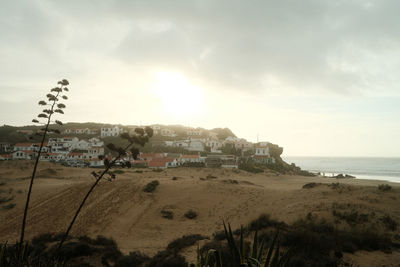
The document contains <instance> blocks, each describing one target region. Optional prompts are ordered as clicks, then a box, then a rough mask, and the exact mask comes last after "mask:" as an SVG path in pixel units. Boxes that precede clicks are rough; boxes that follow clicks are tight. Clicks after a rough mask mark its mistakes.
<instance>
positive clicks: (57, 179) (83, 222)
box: [0, 162, 400, 266]
mask: <svg viewBox="0 0 400 267" xmlns="http://www.w3.org/2000/svg"><path fill="white" fill-rule="evenodd" d="M54 170H55V172H54ZM30 171H31V163H27V162H18V163H16V162H1V163H0V178H1V180H2V181H6V182H7V184H6V185H2V186H1V187H0V190H2V193H1V194H2V196H5V195H15V199H14V200H12V201H11V202H13V203H16V204H17V205H16V207H15V208H13V209H11V210H5V209H3V208H0V221H1V223H0V239H1V240H0V241H5V240H8V241H14V240H16V239H17V238H18V234H19V231H20V223H21V217H22V211H23V203H24V201H25V195H26V194H25V193H24V192H21V190H22V191H25V190H26V188H27V185H28V179H27V177H29V175H30ZM91 171H92V170H91V169H76V168H65V167H61V166H59V165H52V164H50V163H43V164H41V166H40V171H39V176H40V178H39V179H37V181H36V183H35V185H34V191H33V195H32V202H31V203H32V205H31V207H30V211H29V217H28V226H27V229H26V235H27V238H31V237H33V236H36V235H38V234H41V233H46V232H60V231H64V230H65V228H66V226H67V224H68V223H69V221H70V220H71V218H72V215H73V212H74V211H75V209H76V208H77V207H78V205H79V202H80V200H81V199H82V198H83V196H84V194H85V193H86V191H87V190H88V188H89V186H90V183H91V182H93V178H92V177H91V176H90V174H89V173H90V172H91ZM209 175H213V176H215V177H216V178H207V176H209ZM172 177H178V178H177V180H172ZM155 179H157V180H159V182H160V186H159V187H158V188H157V189H156V191H155V192H154V193H145V192H143V191H142V188H143V186H144V185H145V184H147V183H148V182H150V181H152V180H155ZM228 179H231V180H236V181H238V184H235V183H232V181H229V180H228ZM310 182H317V183H326V184H330V183H332V182H335V183H336V182H340V183H343V184H346V185H345V186H341V187H340V188H339V189H332V188H330V187H328V186H326V185H321V186H317V187H315V188H312V189H303V188H302V186H303V185H304V184H306V183H310ZM381 183H382V182H379V181H366V180H336V179H328V178H309V177H300V176H277V175H275V174H273V173H271V174H257V175H256V174H249V173H246V172H242V171H240V172H239V173H235V172H233V171H232V170H224V169H188V168H179V169H168V170H166V171H163V172H160V173H158V172H153V171H152V170H143V173H136V172H135V171H134V170H125V173H124V174H122V175H118V176H117V179H116V181H114V182H108V181H102V182H101V183H100V185H99V186H98V188H96V190H95V192H94V194H93V195H92V196H91V197H90V199H89V201H88V203H87V205H86V206H85V208H84V210H83V212H82V213H81V215H80V216H79V218H78V220H77V223H76V225H75V227H74V229H73V234H75V235H80V234H88V235H91V236H96V235H98V234H101V235H104V236H108V237H112V238H114V239H115V240H116V241H117V243H118V245H119V246H120V248H121V249H122V251H123V252H129V251H133V250H140V251H143V252H145V253H147V254H150V255H152V254H154V253H156V252H157V251H158V250H162V249H164V248H165V246H166V245H167V244H168V243H169V242H170V241H172V240H173V239H176V238H178V237H181V236H182V235H184V234H194V233H198V234H203V235H208V236H210V237H211V236H212V233H214V232H215V231H218V230H221V227H222V226H221V222H222V219H224V220H226V221H229V222H230V223H231V224H232V225H233V226H234V227H238V226H239V225H240V224H247V223H248V222H249V221H250V220H252V219H254V218H256V217H258V216H259V215H260V214H261V213H268V214H270V215H271V216H272V217H273V218H276V219H279V220H283V221H285V222H287V223H291V222H293V221H295V220H296V219H298V218H300V217H305V216H306V215H307V213H308V212H312V213H313V214H314V215H318V216H320V217H326V218H328V219H329V218H332V205H336V206H339V207H343V206H346V207H347V206H348V207H354V208H357V209H358V210H360V211H368V212H375V213H376V214H377V216H379V215H384V214H390V215H391V216H392V217H393V218H395V219H396V220H397V221H398V222H400V205H399V200H400V195H399V192H400V190H399V185H396V184H391V185H392V186H393V187H395V188H396V190H392V192H385V193H383V192H381V191H379V190H377V185H378V184H381ZM10 188H12V189H10ZM18 190H20V191H18ZM10 192H11V193H10ZM2 205H4V204H2ZM165 207H167V208H168V209H169V210H171V211H173V213H174V219H173V220H168V219H164V218H162V217H161V214H160V212H161V210H162V209H163V208H165ZM189 209H192V210H194V211H196V212H197V213H198V217H197V218H196V219H194V220H189V219H187V218H185V217H184V213H185V212H187V211H188V210H189ZM193 253H194V251H193V250H191V249H189V250H188V251H187V256H192V255H193ZM363 253H364V252H363ZM363 253H358V254H356V255H350V256H349V257H351V258H353V259H354V261H355V263H358V264H360V265H362V264H363V260H365V258H366V256H365V255H368V254H370V253H367V252H365V253H364V254H363ZM359 255H362V256H359ZM374 255H376V257H375V256H374V257H373V258H374V259H375V260H376V261H377V262H376V263H374V265H375V264H376V265H377V266H378V265H381V264H387V266H390V263H394V262H399V261H400V254H399V253H393V254H384V255H383V256H379V255H380V254H379V253H375V254H374ZM346 257H347V256H346ZM388 264H389V265H388Z"/></svg>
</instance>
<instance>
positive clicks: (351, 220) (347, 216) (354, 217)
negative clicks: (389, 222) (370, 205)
mask: <svg viewBox="0 0 400 267" xmlns="http://www.w3.org/2000/svg"><path fill="white" fill-rule="evenodd" d="M332 215H333V216H335V217H338V218H339V219H342V220H344V221H346V222H347V223H348V224H349V225H356V224H360V223H366V222H368V219H369V214H365V213H358V211H357V210H355V209H352V210H351V211H349V212H340V211H337V210H333V211H332Z"/></svg>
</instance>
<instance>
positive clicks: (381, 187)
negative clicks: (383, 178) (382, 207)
mask: <svg viewBox="0 0 400 267" xmlns="http://www.w3.org/2000/svg"><path fill="white" fill-rule="evenodd" d="M378 189H379V190H380V191H383V192H385V191H390V190H392V187H391V186H390V185H388V184H380V185H378Z"/></svg>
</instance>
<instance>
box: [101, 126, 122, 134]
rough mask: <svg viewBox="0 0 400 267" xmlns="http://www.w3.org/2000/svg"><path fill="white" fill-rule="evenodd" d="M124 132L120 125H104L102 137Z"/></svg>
mask: <svg viewBox="0 0 400 267" xmlns="http://www.w3.org/2000/svg"><path fill="white" fill-rule="evenodd" d="M121 133H122V128H120V127H119V126H118V125H114V126H113V127H102V128H101V133H100V136H101V137H108V136H119V135H120V134H121Z"/></svg>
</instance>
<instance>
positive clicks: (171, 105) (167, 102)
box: [154, 72, 204, 118]
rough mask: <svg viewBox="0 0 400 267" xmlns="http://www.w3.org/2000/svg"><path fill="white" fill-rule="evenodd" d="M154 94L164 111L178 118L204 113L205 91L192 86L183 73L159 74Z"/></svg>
mask: <svg viewBox="0 0 400 267" xmlns="http://www.w3.org/2000/svg"><path fill="white" fill-rule="evenodd" d="M156 79H157V82H156V83H155V86H154V93H155V94H156V96H157V97H158V98H159V99H160V100H161V102H162V104H163V109H164V111H165V112H168V113H169V114H170V115H172V116H175V117H176V118H187V117H193V116H198V115H201V114H202V113H203V111H204V103H203V90H202V89H200V88H198V87H196V86H194V85H192V84H191V83H190V82H189V81H188V80H187V79H186V78H185V76H183V75H182V74H181V73H171V72H158V73H157V74H156Z"/></svg>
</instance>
